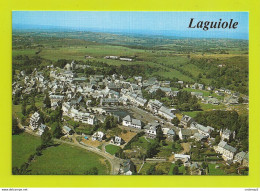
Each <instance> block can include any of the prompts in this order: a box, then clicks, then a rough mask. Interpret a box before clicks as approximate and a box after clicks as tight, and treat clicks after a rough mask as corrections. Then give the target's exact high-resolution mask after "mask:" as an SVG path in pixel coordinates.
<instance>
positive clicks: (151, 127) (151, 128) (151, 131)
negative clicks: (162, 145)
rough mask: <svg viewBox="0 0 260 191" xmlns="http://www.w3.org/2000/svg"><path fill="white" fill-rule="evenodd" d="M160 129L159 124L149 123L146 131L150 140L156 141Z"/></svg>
mask: <svg viewBox="0 0 260 191" xmlns="http://www.w3.org/2000/svg"><path fill="white" fill-rule="evenodd" d="M159 127H160V124H159V123H148V124H147V125H146V126H145V127H144V129H145V133H146V136H147V137H148V138H151V139H154V138H156V131H157V129H158V128H159Z"/></svg>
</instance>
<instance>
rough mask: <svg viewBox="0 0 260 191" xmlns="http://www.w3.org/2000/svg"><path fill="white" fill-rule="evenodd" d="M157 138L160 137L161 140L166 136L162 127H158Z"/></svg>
mask: <svg viewBox="0 0 260 191" xmlns="http://www.w3.org/2000/svg"><path fill="white" fill-rule="evenodd" d="M156 139H158V141H159V142H160V141H161V140H163V139H164V137H163V131H162V128H161V127H159V128H158V129H157V132H156Z"/></svg>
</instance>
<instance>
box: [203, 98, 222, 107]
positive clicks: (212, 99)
mask: <svg viewBox="0 0 260 191" xmlns="http://www.w3.org/2000/svg"><path fill="white" fill-rule="evenodd" d="M206 103H208V104H212V105H219V104H220V101H219V100H218V99H217V98H214V97H212V98H208V99H207V100H206Z"/></svg>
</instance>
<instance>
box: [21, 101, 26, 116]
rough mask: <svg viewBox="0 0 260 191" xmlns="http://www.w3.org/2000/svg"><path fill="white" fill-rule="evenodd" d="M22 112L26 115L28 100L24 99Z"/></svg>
mask: <svg viewBox="0 0 260 191" xmlns="http://www.w3.org/2000/svg"><path fill="white" fill-rule="evenodd" d="M22 114H23V115H24V116H25V115H26V102H25V101H23V104H22Z"/></svg>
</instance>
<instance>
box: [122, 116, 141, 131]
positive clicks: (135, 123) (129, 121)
mask: <svg viewBox="0 0 260 191" xmlns="http://www.w3.org/2000/svg"><path fill="white" fill-rule="evenodd" d="M122 125H124V126H126V127H132V128H136V129H142V124H141V121H140V120H138V119H134V118H131V117H130V115H127V116H125V117H124V118H123V119H122Z"/></svg>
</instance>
